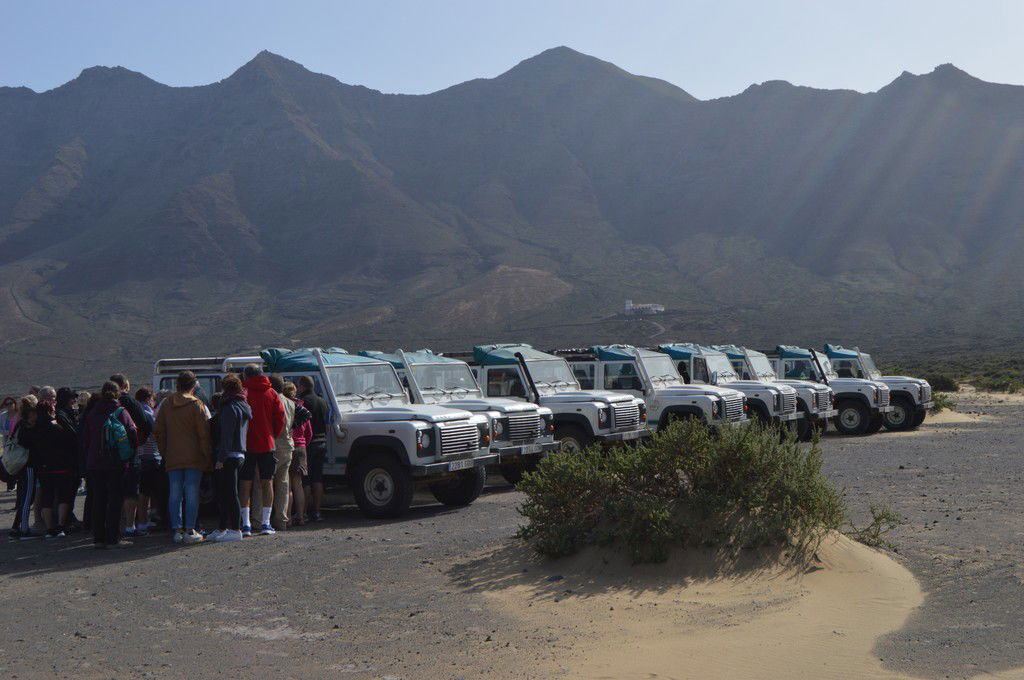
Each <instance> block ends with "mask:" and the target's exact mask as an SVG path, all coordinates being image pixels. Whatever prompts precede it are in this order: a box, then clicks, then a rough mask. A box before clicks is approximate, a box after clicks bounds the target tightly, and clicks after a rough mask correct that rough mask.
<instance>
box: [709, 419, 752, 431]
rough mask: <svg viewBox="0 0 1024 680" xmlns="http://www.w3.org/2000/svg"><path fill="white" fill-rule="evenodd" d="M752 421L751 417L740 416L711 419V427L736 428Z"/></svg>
mask: <svg viewBox="0 0 1024 680" xmlns="http://www.w3.org/2000/svg"><path fill="white" fill-rule="evenodd" d="M751 422H753V421H751V420H750V418H740V419H739V420H713V421H711V427H726V428H730V429H736V428H738V427H743V426H744V425H749V424H750V423H751Z"/></svg>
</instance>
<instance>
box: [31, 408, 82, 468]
mask: <svg viewBox="0 0 1024 680" xmlns="http://www.w3.org/2000/svg"><path fill="white" fill-rule="evenodd" d="M20 437H21V438H20V439H19V441H20V443H21V445H22V446H24V447H25V448H27V449H28V455H29V465H31V466H32V467H33V468H34V469H35V471H36V474H43V475H45V474H48V473H52V472H68V473H71V472H74V471H75V469H76V466H77V463H78V461H77V457H78V440H77V439H76V437H75V435H74V434H72V433H70V432H68V431H67V430H66V429H64V428H63V427H61V426H60V425H58V424H57V423H56V422H55V421H52V420H39V421H38V422H37V423H36V424H35V425H33V426H32V427H26V428H25V429H24V430H23V431H22V432H21V435H20Z"/></svg>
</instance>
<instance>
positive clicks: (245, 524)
mask: <svg viewBox="0 0 1024 680" xmlns="http://www.w3.org/2000/svg"><path fill="white" fill-rule="evenodd" d="M242 375H243V376H245V382H244V383H243V385H244V387H245V400H246V401H247V402H248V403H249V408H250V409H252V420H251V421H250V422H249V429H248V431H247V432H246V436H245V462H244V463H242V469H241V470H240V471H239V474H238V479H239V480H240V484H239V491H240V493H239V494H238V497H239V503H241V506H242V535H243V536H252V525H251V520H250V514H249V502H250V500H251V499H252V484H253V481H254V480H255V479H256V475H257V474H259V478H260V492H261V493H260V498H261V500H262V501H263V507H262V513H261V525H262V526H261V527H260V533H261V534H263V535H264V536H270V535H272V534H275V533H277V532H276V531H274V527H272V526H271V525H270V515H271V513H272V512H273V510H274V472H275V471H276V470H277V456H275V455H274V451H275V449H276V447H275V443H276V440H277V437H278V436H279V435H280V434H281V431H282V430H283V429H284V426H285V413H284V405H283V404H282V403H281V399H280V398H279V397H278V396H277V392H275V391H274V388H273V387H272V386H271V384H270V380H269V379H268V378H267V376H265V375H263V369H262V368H260V366H259V365H257V364H247V365H246V366H245V368H243V369H242Z"/></svg>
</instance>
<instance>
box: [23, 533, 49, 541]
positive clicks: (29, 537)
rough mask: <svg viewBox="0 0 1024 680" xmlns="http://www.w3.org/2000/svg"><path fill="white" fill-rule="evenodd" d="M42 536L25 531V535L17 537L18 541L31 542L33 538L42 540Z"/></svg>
mask: <svg viewBox="0 0 1024 680" xmlns="http://www.w3.org/2000/svg"><path fill="white" fill-rule="evenodd" d="M42 537H43V534H39V533H36V532H35V531H26V532H25V533H23V534H21V535H20V536H18V540H19V541H31V540H32V539H33V538H42Z"/></svg>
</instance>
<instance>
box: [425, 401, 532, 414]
mask: <svg viewBox="0 0 1024 680" xmlns="http://www.w3.org/2000/svg"><path fill="white" fill-rule="evenodd" d="M444 405H445V406H446V407H448V408H461V409H465V410H466V411H497V412H499V413H534V412H536V411H537V405H536V404H534V403H533V402H529V401H519V400H518V399H501V398H494V399H455V400H452V401H446V402H444Z"/></svg>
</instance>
